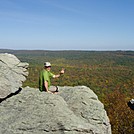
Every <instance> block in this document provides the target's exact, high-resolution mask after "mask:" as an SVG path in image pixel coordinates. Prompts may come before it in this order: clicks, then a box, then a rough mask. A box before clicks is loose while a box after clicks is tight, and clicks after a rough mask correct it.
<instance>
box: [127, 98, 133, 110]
mask: <svg viewBox="0 0 134 134" xmlns="http://www.w3.org/2000/svg"><path fill="white" fill-rule="evenodd" d="M127 105H128V106H129V107H130V108H131V109H132V110H134V99H131V100H130V101H129V102H128V103H127Z"/></svg>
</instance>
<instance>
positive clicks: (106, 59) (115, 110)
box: [6, 50, 134, 134]
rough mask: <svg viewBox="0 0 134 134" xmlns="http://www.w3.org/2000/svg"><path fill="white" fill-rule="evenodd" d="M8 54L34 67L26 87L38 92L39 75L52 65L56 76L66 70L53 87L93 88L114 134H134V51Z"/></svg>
mask: <svg viewBox="0 0 134 134" xmlns="http://www.w3.org/2000/svg"><path fill="white" fill-rule="evenodd" d="M8 51H9V52H10V53H13V54H15V55H16V56H17V57H18V58H19V59H20V60H21V61H25V62H28V63H30V66H29V76H28V77H27V80H26V81H25V82H24V84H23V86H31V87H35V88H38V76H39V72H40V70H42V69H43V64H44V62H45V61H49V62H51V63H52V72H53V73H59V70H60V69H61V68H65V69H66V70H65V74H64V75H63V76H62V77H61V78H60V79H53V80H52V84H53V85H58V86H77V85H85V86H88V87H90V88H91V89H92V90H93V91H94V92H95V93H96V94H97V95H98V97H99V99H100V100H101V101H102V102H103V104H104V106H105V109H106V111H107V114H108V117H109V119H110V123H111V126H112V134H134V111H133V110H131V109H130V108H129V107H128V106H127V102H128V101H129V100H130V99H132V98H134V51H113V52H99V51H98V52H97V51H37V50H35V51H29V50H27V51H25V50H23V51H19V50H18V51H10V50H8ZM6 52H7V51H6Z"/></svg>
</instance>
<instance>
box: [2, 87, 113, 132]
mask: <svg viewBox="0 0 134 134" xmlns="http://www.w3.org/2000/svg"><path fill="white" fill-rule="evenodd" d="M59 90H60V92H59V93H58V94H50V93H46V92H40V91H39V90H38V89H34V88H29V87H26V88H24V89H23V90H22V91H21V92H20V93H19V94H17V95H15V96H12V97H11V98H8V99H6V100H5V101H2V103H1V104H0V113H1V116H0V133H1V134H87V133H88V134H111V126H110V123H109V119H108V117H107V114H106V111H105V110H104V106H103V104H102V103H101V102H100V101H99V100H98V98H97V96H96V95H95V94H94V92H93V91H92V90H91V89H89V88H88V87H85V86H77V87H59Z"/></svg>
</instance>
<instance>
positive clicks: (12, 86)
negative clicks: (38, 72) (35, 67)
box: [0, 53, 29, 99]
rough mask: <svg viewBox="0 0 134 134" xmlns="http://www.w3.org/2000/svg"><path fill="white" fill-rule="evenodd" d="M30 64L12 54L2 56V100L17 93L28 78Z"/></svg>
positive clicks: (0, 92)
mask: <svg viewBox="0 0 134 134" xmlns="http://www.w3.org/2000/svg"><path fill="white" fill-rule="evenodd" d="M28 65H29V64H28V63H22V62H20V60H19V59H18V58H17V57H16V56H14V55H12V54H7V53H5V54H0V99H2V98H5V97H7V96H8V95H10V94H11V93H14V92H16V91H17V90H18V89H19V87H21V86H22V82H23V81H25V80H26V76H28V72H27V67H28Z"/></svg>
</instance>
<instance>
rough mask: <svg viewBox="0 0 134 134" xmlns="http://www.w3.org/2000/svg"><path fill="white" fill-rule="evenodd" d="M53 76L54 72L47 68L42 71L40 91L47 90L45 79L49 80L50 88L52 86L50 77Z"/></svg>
mask: <svg viewBox="0 0 134 134" xmlns="http://www.w3.org/2000/svg"><path fill="white" fill-rule="evenodd" d="M53 76H54V74H53V73H51V72H50V71H47V70H45V69H44V70H42V71H41V72H40V75H39V90H40V91H46V89H45V86H44V82H45V81H47V82H48V88H49V87H50V85H51V81H50V79H51V78H52V77H53Z"/></svg>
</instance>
